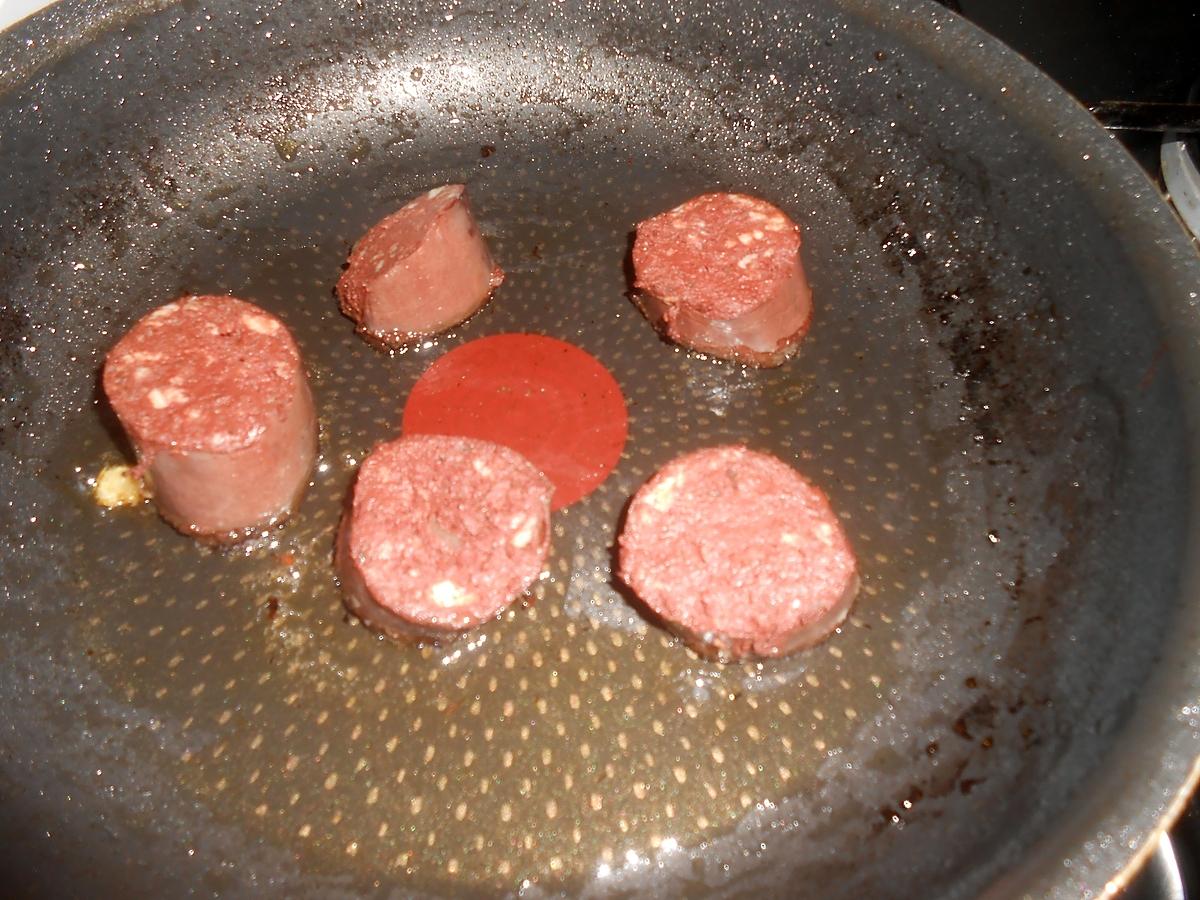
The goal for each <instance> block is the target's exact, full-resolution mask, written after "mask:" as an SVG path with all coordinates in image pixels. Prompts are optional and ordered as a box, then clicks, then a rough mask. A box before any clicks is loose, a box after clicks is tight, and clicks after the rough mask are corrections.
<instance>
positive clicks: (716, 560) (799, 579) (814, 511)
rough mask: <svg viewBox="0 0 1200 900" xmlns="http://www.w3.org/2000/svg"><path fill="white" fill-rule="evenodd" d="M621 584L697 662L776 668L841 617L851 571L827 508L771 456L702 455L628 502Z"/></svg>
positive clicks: (849, 555)
mask: <svg viewBox="0 0 1200 900" xmlns="http://www.w3.org/2000/svg"><path fill="white" fill-rule="evenodd" d="M619 543H620V563H619V572H620V576H621V578H622V579H623V580H624V581H625V582H626V583H627V584H628V585H629V586H630V587H632V588H633V590H634V591H635V592H636V593H637V595H638V596H639V597H640V598H641V599H642V601H644V602H645V603H646V605H647V606H649V607H650V609H651V610H652V612H654V613H655V614H656V615H657V616H658V617H660V618H661V619H662V620H663V621H664V622H665V623H666V624H667V625H668V627H670V628H671V629H672V630H674V631H676V632H677V633H678V634H679V635H680V636H681V637H683V638H684V640H686V641H687V642H688V643H689V644H690V645H691V646H692V647H694V648H695V649H696V650H697V652H700V653H703V654H704V655H707V656H714V657H717V658H720V659H725V660H733V659H743V658H747V657H751V658H753V657H768V656H781V655H783V654H785V653H790V652H792V651H793V650H798V649H800V648H802V647H807V646H809V645H811V644H815V643H817V642H818V641H820V640H821V639H822V638H824V637H825V636H826V635H828V634H829V633H830V632H831V631H832V630H833V629H834V628H835V627H837V625H838V624H839V623H840V622H841V621H842V620H843V619H845V617H846V614H847V612H848V611H849V609H850V604H851V602H852V601H853V599H854V595H855V593H856V592H857V590H858V574H857V564H856V563H855V559H854V553H853V551H852V550H851V548H850V544H849V542H848V541H847V539H846V535H845V533H844V532H843V530H842V527H841V524H840V522H839V521H838V518H837V515H836V514H835V513H834V511H833V509H832V507H830V505H829V500H828V499H827V498H826V496H825V495H824V494H823V493H822V492H821V491H820V490H819V489H818V488H816V487H814V486H813V485H812V484H810V483H809V482H808V481H806V480H805V479H804V478H803V477H802V476H801V475H800V474H799V473H798V472H797V471H796V470H795V469H793V468H791V467H790V466H788V465H787V464H786V463H784V462H782V461H781V460H779V459H776V458H775V457H773V456H769V455H767V454H765V453H757V452H755V451H752V450H748V449H746V448H745V447H740V446H728V447H714V448H709V449H705V450H699V451H696V452H695V453H690V454H688V455H686V456H682V457H680V458H679V459H676V460H675V461H674V462H671V463H669V464H668V465H666V466H665V467H663V468H662V469H660V470H659V471H658V472H657V473H656V474H655V475H654V477H653V478H651V479H650V480H649V481H648V482H647V483H646V484H645V485H644V486H643V487H642V488H641V490H639V491H638V492H637V494H636V495H635V496H634V498H633V501H632V502H631V503H630V506H629V512H628V515H627V517H626V522H625V527H624V529H623V530H622V532H621V536H620V541H619Z"/></svg>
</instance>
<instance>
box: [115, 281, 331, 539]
mask: <svg viewBox="0 0 1200 900" xmlns="http://www.w3.org/2000/svg"><path fill="white" fill-rule="evenodd" d="M103 383H104V392H105V394H106V395H107V397H108V400H109V403H110V404H111V405H112V408H113V410H114V411H115V412H116V414H117V418H118V419H119V420H120V422H121V425H122V426H123V427H124V429H125V432H126V433H127V434H128V435H129V439H130V441H131V443H132V444H133V447H134V450H135V451H136V452H137V456H138V462H139V468H140V470H141V473H142V474H143V475H144V476H145V477H146V478H147V480H148V482H149V483H150V487H151V491H152V493H153V496H154V502H155V503H156V504H157V506H158V511H159V512H160V513H161V514H162V517H163V518H164V519H166V520H167V521H168V522H169V523H170V524H171V525H173V526H174V527H175V528H177V529H179V530H180V531H182V532H184V533H185V534H191V535H194V536H196V537H200V538H205V539H210V540H214V541H218V542H224V541H232V540H237V539H239V538H242V537H245V536H246V535H248V534H250V533H252V532H255V531H257V530H259V529H262V528H264V527H267V526H270V525H273V524H275V523H278V522H281V521H282V520H283V519H285V518H286V517H287V516H288V515H289V514H290V513H291V511H292V510H293V509H294V508H295V506H296V504H297V503H298V502H299V500H300V497H301V496H302V494H303V492H304V490H305V488H306V487H307V485H308V478H309V473H310V472H311V471H312V467H313V462H314V461H315V459H316V454H317V424H316V415H315V413H314V410H313V401H312V395H311V394H310V393H309V388H308V382H307V380H306V378H305V374H304V368H303V364H302V362H301V359H300V350H299V348H297V346H296V342H295V341H294V340H293V339H292V336H291V334H290V333H289V332H288V329H287V327H286V326H285V325H284V324H283V322H281V321H280V320H279V319H278V318H276V317H275V316H273V315H271V314H270V313H268V312H266V311H265V310H262V309H260V308H259V307H257V306H255V305H254V304H252V303H247V302H246V301H244V300H238V299H236V298H234V297H184V298H182V299H179V300H176V301H175V302H173V303H168V304H166V305H165V306H161V307H159V308H158V309H156V310H154V311H153V312H151V313H149V314H148V315H146V316H145V317H143V318H142V319H141V320H140V321H139V322H138V323H137V324H136V325H134V326H133V328H132V329H130V331H129V332H128V333H127V334H126V335H125V336H124V337H123V338H121V340H120V341H119V342H118V343H117V345H116V346H115V347H114V348H113V349H112V351H110V352H109V354H108V358H107V360H106V361H105V365H104V376H103Z"/></svg>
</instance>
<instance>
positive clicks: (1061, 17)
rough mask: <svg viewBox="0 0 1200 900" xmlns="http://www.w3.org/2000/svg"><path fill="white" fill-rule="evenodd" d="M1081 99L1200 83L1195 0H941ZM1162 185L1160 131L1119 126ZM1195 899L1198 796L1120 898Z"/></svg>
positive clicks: (1176, 90) (1159, 95) (1198, 890)
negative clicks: (1168, 837)
mask: <svg viewBox="0 0 1200 900" xmlns="http://www.w3.org/2000/svg"><path fill="white" fill-rule="evenodd" d="M941 2H942V5H943V6H946V7H948V8H950V9H953V10H955V11H956V12H959V13H961V14H962V15H964V16H966V17H967V18H968V19H970V20H971V21H973V22H974V23H975V24H976V25H979V26H980V27H981V28H983V29H984V30H985V31H988V32H990V33H991V34H993V35H995V36H996V37H998V38H1000V40H1002V41H1004V42H1005V43H1006V44H1008V45H1009V46H1010V47H1012V48H1013V49H1015V50H1017V51H1018V52H1020V53H1021V54H1022V55H1024V56H1025V57H1026V58H1028V59H1029V60H1030V61H1032V62H1033V63H1034V64H1035V65H1037V66H1038V67H1040V68H1041V69H1042V70H1043V71H1045V72H1046V73H1047V74H1049V75H1050V76H1051V77H1052V78H1053V79H1054V80H1055V81H1057V82H1058V83H1059V84H1061V85H1062V86H1063V87H1065V88H1066V89H1067V90H1068V91H1070V92H1071V93H1072V94H1074V95H1075V96H1076V97H1077V98H1078V99H1079V100H1081V101H1082V102H1083V103H1084V105H1085V106H1089V107H1091V106H1093V105H1095V104H1097V103H1099V102H1101V101H1105V100H1130V101H1146V102H1160V103H1182V102H1184V101H1186V100H1187V99H1188V93H1189V89H1191V87H1192V85H1193V84H1195V83H1196V82H1197V80H1200V0H1140V2H1139V0H941ZM1116 134H1117V137H1118V139H1119V140H1120V141H1121V142H1122V143H1123V144H1124V145H1125V147H1126V148H1127V149H1128V150H1129V151H1130V153H1132V154H1133V156H1134V157H1135V158H1136V159H1137V160H1138V162H1139V163H1140V164H1141V165H1142V168H1143V169H1145V171H1146V173H1147V174H1148V175H1149V176H1150V178H1151V179H1152V180H1154V181H1155V182H1156V183H1157V184H1158V185H1159V186H1160V188H1161V187H1163V177H1162V171H1161V166H1160V147H1161V145H1162V135H1161V134H1156V133H1146V132H1132V131H1130V132H1116ZM1168 898H1169V900H1183V898H1193V900H1200V801H1197V800H1196V799H1193V801H1192V804H1191V805H1190V807H1189V809H1188V810H1187V812H1186V813H1185V814H1184V815H1183V817H1182V819H1181V820H1180V822H1179V823H1178V824H1177V825H1176V826H1175V828H1174V829H1173V830H1172V832H1171V835H1170V839H1169V840H1165V841H1163V842H1162V843H1161V844H1160V846H1159V848H1158V851H1157V852H1156V853H1155V855H1154V857H1153V858H1152V859H1151V861H1150V862H1149V863H1148V864H1147V866H1146V868H1145V870H1144V871H1143V872H1142V873H1141V875H1140V876H1139V877H1138V878H1137V879H1136V880H1135V881H1134V882H1133V883H1132V884H1131V885H1130V886H1129V888H1128V889H1126V891H1124V892H1123V893H1122V894H1121V900H1168Z"/></svg>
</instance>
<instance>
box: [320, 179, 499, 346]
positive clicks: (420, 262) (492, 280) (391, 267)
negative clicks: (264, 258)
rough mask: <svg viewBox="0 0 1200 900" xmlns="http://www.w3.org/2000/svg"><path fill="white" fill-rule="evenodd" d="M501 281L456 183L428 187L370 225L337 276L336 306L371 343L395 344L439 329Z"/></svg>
mask: <svg viewBox="0 0 1200 900" xmlns="http://www.w3.org/2000/svg"><path fill="white" fill-rule="evenodd" d="M503 280H504V272H502V271H501V270H500V267H499V266H497V265H496V262H495V260H493V259H492V255H491V253H490V252H489V251H488V247H487V243H486V242H485V241H484V239H483V235H481V234H480V233H479V228H478V226H477V225H476V224H475V217H474V216H473V215H472V213H471V207H470V205H469V204H468V202H467V189H466V187H465V186H464V185H461V184H447V185H443V186H441V187H436V188H433V189H432V190H430V191H427V192H425V193H423V194H421V195H420V196H418V197H415V198H414V199H412V200H410V201H409V202H408V203H406V204H405V205H404V206H403V207H402V208H401V209H400V210H399V211H398V212H395V213H392V214H391V215H390V216H388V217H386V218H385V219H383V220H382V221H380V222H378V223H377V224H376V225H374V226H373V227H372V228H371V230H370V231H368V232H367V233H366V234H365V235H363V237H362V238H361V239H360V240H359V242H358V243H357V244H356V245H355V246H354V249H353V251H352V252H351V253H350V262H349V265H348V266H347V268H346V271H345V272H343V273H342V277H341V278H340V279H339V280H338V284H337V294H338V298H339V301H340V305H341V310H342V312H343V313H345V314H346V315H347V316H349V317H350V318H351V319H353V320H354V321H355V323H356V324H357V326H358V331H359V333H360V334H361V335H362V336H363V337H364V338H366V339H367V340H368V341H370V342H371V343H374V344H377V345H382V346H384V347H392V348H395V347H399V346H401V345H402V344H404V343H406V342H408V341H411V340H413V339H414V338H417V337H421V336H424V335H431V334H436V333H438V332H440V331H445V330H446V329H447V328H450V327H452V326H454V325H457V324H458V323H459V322H462V321H464V320H465V319H467V318H469V317H470V316H471V315H473V314H474V313H475V312H476V311H477V310H478V309H479V308H480V307H482V306H483V305H484V304H485V303H486V302H487V300H488V298H489V297H490V296H491V294H492V291H494V290H495V289H496V288H497V287H499V285H500V283H501V282H502V281H503Z"/></svg>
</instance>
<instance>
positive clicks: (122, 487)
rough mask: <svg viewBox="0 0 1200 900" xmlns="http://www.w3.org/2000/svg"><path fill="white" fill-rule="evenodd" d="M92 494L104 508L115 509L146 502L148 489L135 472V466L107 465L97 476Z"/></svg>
mask: <svg viewBox="0 0 1200 900" xmlns="http://www.w3.org/2000/svg"><path fill="white" fill-rule="evenodd" d="M92 496H93V497H95V498H96V502H97V503H99V504H100V505H101V506H103V507H104V508H106V509H114V508H115V507H118V506H137V505H138V504H139V503H144V502H145V501H146V496H147V491H146V488H145V486H144V485H143V484H142V480H141V479H140V478H138V476H137V475H136V474H134V471H133V466H105V467H104V468H103V469H101V470H100V474H99V475H97V476H96V486H95V488H93V489H92Z"/></svg>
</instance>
